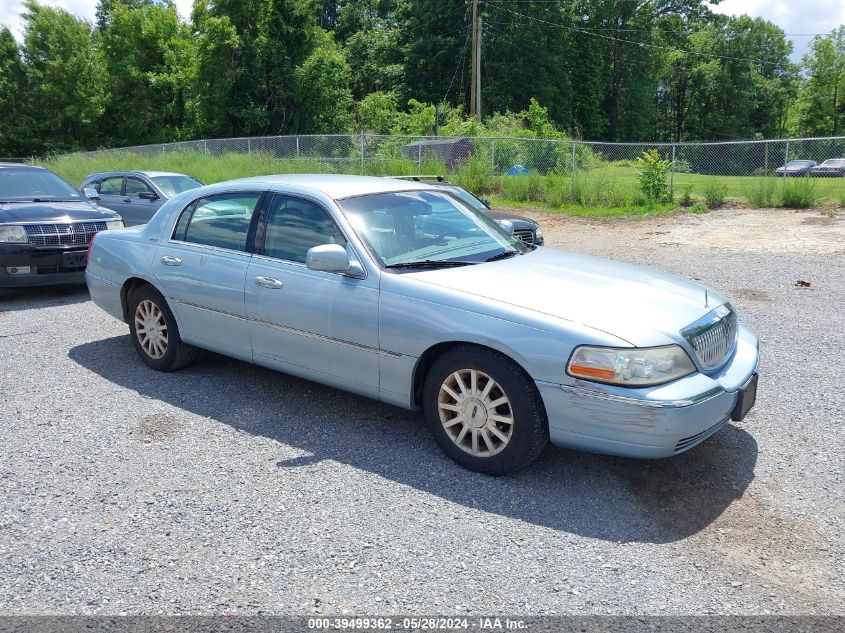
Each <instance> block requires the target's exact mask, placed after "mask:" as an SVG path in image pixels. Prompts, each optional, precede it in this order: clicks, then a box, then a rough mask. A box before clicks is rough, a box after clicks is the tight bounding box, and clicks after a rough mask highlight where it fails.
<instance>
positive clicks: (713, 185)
mask: <svg viewBox="0 0 845 633" xmlns="http://www.w3.org/2000/svg"><path fill="white" fill-rule="evenodd" d="M727 195H728V186H727V185H726V184H725V183H723V182H720V181H718V180H709V181H708V182H707V184H706V185H704V202H705V203H706V204H707V206H708V207H709V208H710V209H715V208H717V207H721V206H722V205H723V204H725V197H726V196H727Z"/></svg>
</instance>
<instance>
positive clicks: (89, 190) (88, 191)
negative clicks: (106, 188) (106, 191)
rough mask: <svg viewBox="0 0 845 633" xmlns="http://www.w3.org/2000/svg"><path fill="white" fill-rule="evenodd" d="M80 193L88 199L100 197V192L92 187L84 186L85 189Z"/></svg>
mask: <svg viewBox="0 0 845 633" xmlns="http://www.w3.org/2000/svg"><path fill="white" fill-rule="evenodd" d="M82 193H83V194H84V195H85V197H86V198H88V199H89V200H99V199H100V194H99V192H98V191H97V190H96V189H94V187H85V189H83V190H82Z"/></svg>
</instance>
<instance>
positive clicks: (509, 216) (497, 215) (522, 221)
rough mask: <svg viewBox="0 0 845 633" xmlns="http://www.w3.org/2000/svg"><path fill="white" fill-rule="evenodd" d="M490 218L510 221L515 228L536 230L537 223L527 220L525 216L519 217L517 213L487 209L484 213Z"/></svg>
mask: <svg viewBox="0 0 845 633" xmlns="http://www.w3.org/2000/svg"><path fill="white" fill-rule="evenodd" d="M484 213H486V214H487V215H488V216H490V217H491V218H493V219H494V220H510V221H511V222H513V223H514V228H532V229H533V228H535V227H536V226H537V223H536V222H535V221H534V220H532V219H530V218H526V217H525V216H524V215H517V214H515V213H508V212H507V211H499V210H497V209H486V210H485V211H484Z"/></svg>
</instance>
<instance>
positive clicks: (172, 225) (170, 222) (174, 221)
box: [165, 189, 267, 256]
mask: <svg viewBox="0 0 845 633" xmlns="http://www.w3.org/2000/svg"><path fill="white" fill-rule="evenodd" d="M249 193H257V194H258V199H257V200H256V201H255V208H253V210H252V215H253V216H254V215H255V214H256V212H259V213H260V209H259V205H258V203H259V202H261V196H263V195H264V194H265V193H267V190H266V189H265V190H260V191H259V190H255V191H252V190H250V191H221V192H220V193H212V194H209V195H204V196H199V197H197V198H194V199H192V200H191V201H190V202H188V203H187V204H186V205H184V206H183V207H182V208H180V209H179V210H178V211H177V212H176V213H174V214H173V216H172V217H171V218H170V219H169V220H168V223H167V224H166V225H165V226H166V227H169V228H170V230H169V231H168V235H169V237H168V238H167V243H168V244H182V245H184V246H197V247H200V248H207V249H213V250H217V251H220V252H222V253H241V254H243V255H249V256H252V255H253V253H251V252H249V251H247V250H243V251H239V250H235V249H232V248H224V247H222V246H213V245H211V244H201V243H199V242H186V241H184V240H175V239H173V235H174V234H175V233H176V225H177V224H179V218H181V217H182V214H183V213H185V211H187V210H188V207H190V206H191V205H193V204H195V203H196V202H198V201H199V200H202V199H203V198H211V197H212V196H227V195H233V194H234V195H237V194H249ZM191 219H192V220H193V216H192V217H191ZM249 223H250V226H251V225H252V216H250V221H249ZM247 240H249V232H248V231H247Z"/></svg>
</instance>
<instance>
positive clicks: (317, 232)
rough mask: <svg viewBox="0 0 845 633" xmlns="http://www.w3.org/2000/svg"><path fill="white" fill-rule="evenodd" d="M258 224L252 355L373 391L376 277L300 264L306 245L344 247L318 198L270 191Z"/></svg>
mask: <svg viewBox="0 0 845 633" xmlns="http://www.w3.org/2000/svg"><path fill="white" fill-rule="evenodd" d="M262 228H263V229H264V230H263V231H261V230H259V232H258V233H259V235H262V233H263V240H262V239H261V238H259V242H262V241H263V244H262V243H257V244H256V255H255V256H254V257H253V259H252V261H251V262H250V265H249V270H248V272H247V275H246V284H245V297H246V315H247V318H248V319H249V321H250V327H251V334H252V351H253V356H254V358H255V360H256V362H260V363H262V364H267V365H270V366H273V367H276V368H278V369H281V370H283V371H287V372H290V373H294V374H298V375H301V376H304V377H306V378H311V379H313V380H318V381H320V382H325V383H328V384H332V385H335V386H338V387H342V388H344V389H347V390H350V391H355V392H357V393H362V394H364V395H369V396H372V397H376V396H377V395H378V385H379V373H378V366H379V362H378V361H379V350H378V281H377V279H375V278H374V277H371V278H367V279H355V278H352V277H348V276H345V275H342V274H337V273H328V272H322V271H316V270H311V269H309V268H307V267H306V266H305V256H306V253H307V252H308V249H310V248H312V247H313V246H319V245H321V244H341V245H343V246H347V242H346V238H345V237H344V235H343V233H342V232H341V230H340V229H339V228H338V226H337V224H336V223H335V222H334V220H333V219H332V217H331V215H330V213H329V212H328V211H327V210H326V209H325V208H323V207H322V206H321V205H320V204H318V203H317V202H314V201H311V200H307V199H304V198H299V197H294V196H290V195H286V194H275V195H274V197H273V199H272V200H271V201H270V204H269V205H267V212H266V218H265V219H264V221H263V227H262ZM347 249H349V247H348V246H347ZM350 253H351V250H350Z"/></svg>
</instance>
